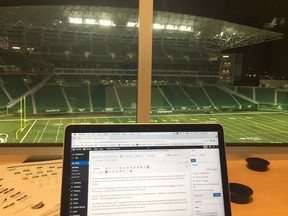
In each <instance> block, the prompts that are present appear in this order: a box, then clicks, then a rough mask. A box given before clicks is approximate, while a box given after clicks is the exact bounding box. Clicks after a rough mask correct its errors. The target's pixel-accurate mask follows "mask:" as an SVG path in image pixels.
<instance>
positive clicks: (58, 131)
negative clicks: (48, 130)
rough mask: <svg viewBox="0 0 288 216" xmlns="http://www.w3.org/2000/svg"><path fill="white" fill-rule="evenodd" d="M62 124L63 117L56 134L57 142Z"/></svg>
mask: <svg viewBox="0 0 288 216" xmlns="http://www.w3.org/2000/svg"><path fill="white" fill-rule="evenodd" d="M61 125H62V119H60V123H59V127H58V130H57V134H56V139H55V143H56V142H57V140H58V137H59V133H60V127H61Z"/></svg>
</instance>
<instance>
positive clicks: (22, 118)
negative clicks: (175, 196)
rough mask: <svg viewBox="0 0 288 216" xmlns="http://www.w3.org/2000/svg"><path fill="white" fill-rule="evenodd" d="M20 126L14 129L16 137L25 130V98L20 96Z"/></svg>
mask: <svg viewBox="0 0 288 216" xmlns="http://www.w3.org/2000/svg"><path fill="white" fill-rule="evenodd" d="M19 103H20V128H19V129H18V130H17V131H16V139H18V137H19V136H20V134H21V133H22V132H23V131H24V130H25V128H26V126H27V113H26V98H25V97H24V98H20V101H19Z"/></svg>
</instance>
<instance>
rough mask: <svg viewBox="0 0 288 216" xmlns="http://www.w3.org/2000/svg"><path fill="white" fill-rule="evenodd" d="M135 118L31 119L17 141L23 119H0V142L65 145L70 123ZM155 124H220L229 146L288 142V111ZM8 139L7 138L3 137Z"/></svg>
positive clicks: (157, 118) (179, 117) (186, 117)
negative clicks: (65, 135)
mask: <svg viewBox="0 0 288 216" xmlns="http://www.w3.org/2000/svg"><path fill="white" fill-rule="evenodd" d="M135 122H136V116H135V115H122V116H108V115H107V116H98V117H97V116H95V117H91V116H90V117H73V118H72V117H71V118H69V117H63V118H62V117H57V118H56V117H55V118H27V120H26V127H25V129H24V130H23V131H22V132H21V133H20V134H19V136H18V138H16V132H17V130H18V129H19V128H20V120H19V119H15V118H11V119H7V118H5V119H4V118H2V119H0V142H2V143H3V142H6V143H39V145H40V143H62V142H63V132H64V128H65V127H66V126H67V125H68V124H115V123H118V124H122V123H135ZM151 123H220V124H222V125H223V127H224V132H225V141H226V142H227V143H288V113H287V112H260V111H258V112H237V113H214V114H161V115H151ZM3 137H4V138H3Z"/></svg>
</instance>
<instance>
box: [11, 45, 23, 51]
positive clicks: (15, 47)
mask: <svg viewBox="0 0 288 216" xmlns="http://www.w3.org/2000/svg"><path fill="white" fill-rule="evenodd" d="M12 49H15V50H20V49H21V47H18V46H13V47H12Z"/></svg>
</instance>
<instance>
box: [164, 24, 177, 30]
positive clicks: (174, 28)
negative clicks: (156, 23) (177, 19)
mask: <svg viewBox="0 0 288 216" xmlns="http://www.w3.org/2000/svg"><path fill="white" fill-rule="evenodd" d="M166 29H168V30H178V26H175V25H166Z"/></svg>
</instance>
